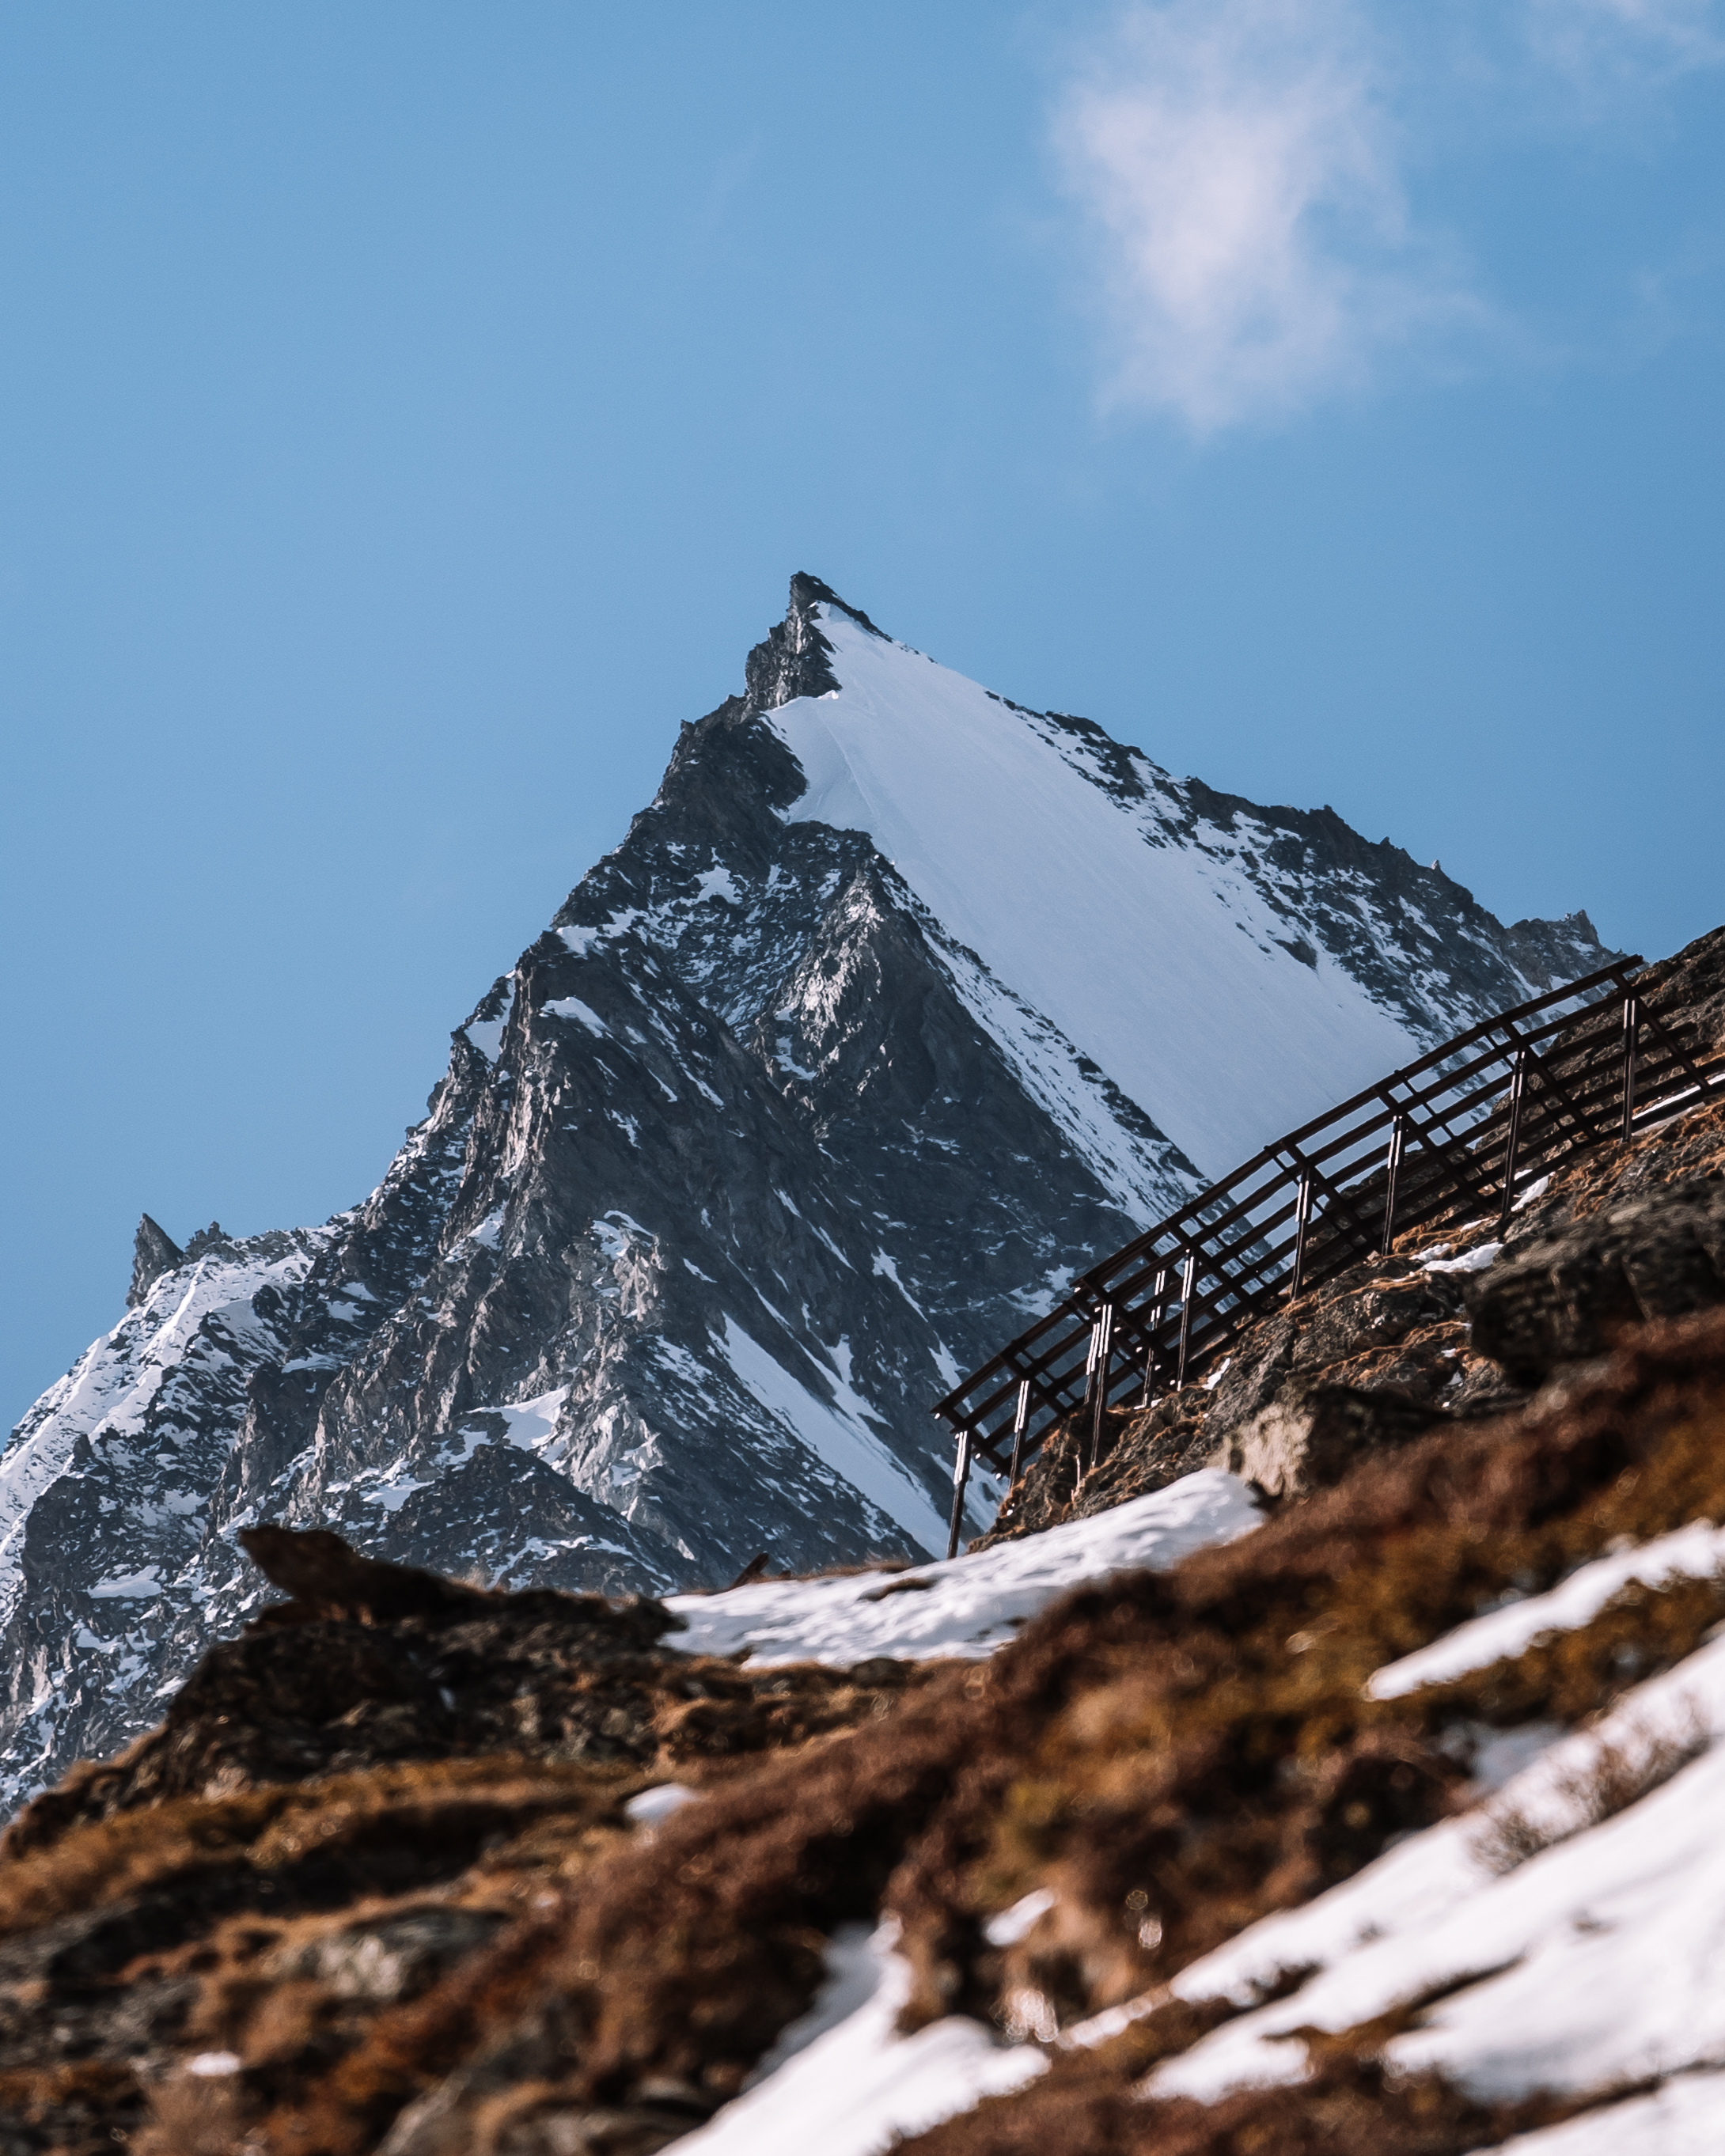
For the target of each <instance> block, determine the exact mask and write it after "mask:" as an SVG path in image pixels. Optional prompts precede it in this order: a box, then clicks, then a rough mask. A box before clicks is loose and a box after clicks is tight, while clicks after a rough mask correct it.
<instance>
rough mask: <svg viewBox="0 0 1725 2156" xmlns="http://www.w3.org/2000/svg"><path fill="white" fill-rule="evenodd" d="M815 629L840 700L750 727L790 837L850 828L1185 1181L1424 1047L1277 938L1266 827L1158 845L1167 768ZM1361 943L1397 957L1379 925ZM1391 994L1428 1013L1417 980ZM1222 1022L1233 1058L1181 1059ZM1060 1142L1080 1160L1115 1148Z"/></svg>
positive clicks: (1359, 993) (1347, 977)
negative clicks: (1146, 1132) (1096, 1081)
mask: <svg viewBox="0 0 1725 2156" xmlns="http://www.w3.org/2000/svg"><path fill="white" fill-rule="evenodd" d="M819 622H820V626H821V629H822V631H823V633H824V634H825V635H826V637H827V638H828V639H829V641H830V642H831V643H832V644H833V646H834V655H833V660H832V667H833V671H834V674H835V675H836V676H837V678H838V680H839V683H840V687H839V690H837V691H835V692H833V691H829V693H828V694H826V695H824V696H819V697H808V696H804V697H800V698H798V699H797V700H796V701H793V702H791V703H788V704H785V705H782V706H780V707H779V708H778V710H777V711H774V712H773V713H772V714H771V715H770V723H771V724H772V726H773V728H774V730H775V731H777V732H778V735H779V736H780V737H781V738H782V739H783V741H784V742H785V743H786V744H787V746H788V747H789V748H790V749H791V751H792V752H793V754H794V755H795V757H797V759H798V762H799V763H800V764H801V765H802V767H803V770H804V772H805V773H807V774H808V779H809V788H808V791H807V793H804V794H803V797H802V798H801V799H800V800H799V801H798V802H797V803H795V805H794V806H793V808H791V809H790V810H789V812H788V814H789V816H790V818H791V819H792V820H793V821H808V822H819V823H824V824H831V825H835V826H837V827H839V828H840V829H859V830H864V831H866V832H867V833H868V834H869V835H870V837H871V838H872V839H874V841H875V844H876V845H877V846H878V847H879V848H880V851H881V852H882V853H883V854H884V855H886V858H887V860H890V861H891V863H892V865H893V866H894V868H895V869H896V870H897V871H898V873H899V874H900V875H901V876H902V877H903V878H904V879H905V880H906V883H908V884H909V885H910V886H911V890H912V891H914V892H915V893H916V896H917V897H918V898H919V899H921V900H922V902H923V904H924V905H925V906H927V907H928V908H929V910H930V911H931V912H932V914H933V915H934V916H935V917H936V918H937V920H938V921H941V922H942V924H943V925H944V927H946V929H947V931H948V932H949V933H950V934H951V935H952V937H954V938H956V940H957V942H959V943H960V944H962V945H964V946H966V947H968V948H969V949H970V950H972V951H973V952H975V953H976V954H977V956H978V957H979V958H980V959H981V960H982V962H983V964H984V966H985V967H987V968H988V972H989V973H991V974H992V975H993V977H994V978H995V979H996V980H997V981H998V982H999V983H1003V984H1004V986H1005V987H1006V988H1008V989H1009V990H1010V991H1011V992H1012V993H1014V994H1015V995H1016V996H1017V997H1019V998H1022V999H1023V1001H1024V1003H1025V1004H1028V1005H1029V1006H1030V1007H1031V1009H1034V1010H1035V1011H1037V1012H1040V1013H1041V1014H1044V1015H1045V1017H1046V1018H1047V1019H1051V1020H1052V1021H1053V1022H1054V1024H1055V1025H1056V1026H1057V1027H1058V1028H1059V1029H1060V1032H1061V1033H1062V1034H1064V1035H1065V1037H1066V1039H1068V1040H1070V1042H1071V1043H1072V1044H1073V1045H1075V1046H1076V1048H1077V1049H1078V1050H1080V1051H1081V1053H1082V1054H1083V1055H1086V1056H1088V1057H1090V1058H1091V1060H1093V1061H1094V1062H1095V1063H1096V1065H1098V1066H1099V1067H1100V1069H1101V1070H1102V1071H1104V1072H1105V1073H1106V1075H1107V1076H1108V1077H1109V1078H1110V1079H1111V1080H1112V1081H1114V1083H1115V1085H1116V1086H1118V1087H1119V1088H1120V1090H1121V1091H1122V1092H1123V1093H1124V1094H1125V1095H1126V1096H1127V1098H1128V1099H1129V1100H1131V1101H1137V1102H1140V1103H1142V1105H1143V1106H1145V1107H1147V1109H1148V1110H1149V1111H1150V1112H1151V1114H1152V1115H1153V1116H1155V1118H1156V1121H1157V1122H1158V1125H1159V1126H1160V1127H1161V1128H1162V1129H1163V1131H1165V1132H1167V1134H1168V1136H1169V1137H1171V1138H1172V1139H1173V1141H1174V1142H1175V1144H1176V1145H1178V1147H1180V1148H1181V1150H1182V1151H1183V1152H1185V1153H1186V1154H1187V1155H1188V1157H1189V1158H1191V1159H1192V1160H1194V1161H1195V1162H1196V1163H1198V1165H1199V1168H1201V1169H1202V1170H1204V1173H1206V1174H1208V1175H1210V1176H1212V1177H1214V1176H1219V1175H1222V1174H1224V1173H1226V1172H1227V1170H1228V1169H1230V1168H1232V1167H1234V1166H1235V1164H1236V1163H1238V1162H1239V1161H1240V1160H1242V1159H1244V1158H1246V1157H1247V1156H1248V1155H1249V1154H1250V1153H1252V1152H1255V1151H1256V1150H1257V1148H1258V1147H1260V1146H1261V1145H1262V1144H1264V1143H1265V1142H1266V1141H1267V1140H1268V1139H1270V1138H1271V1137H1275V1136H1276V1133H1277V1132H1280V1131H1282V1130H1286V1129H1289V1128H1291V1127H1293V1126H1295V1125H1296V1124H1298V1123H1301V1122H1304V1121H1306V1120H1307V1118H1308V1117H1309V1116H1313V1115H1315V1114H1317V1113H1318V1112H1320V1111H1322V1109H1324V1108H1326V1107H1327V1106H1329V1105H1330V1103H1331V1102H1332V1101H1335V1100H1337V1099H1339V1098H1341V1097H1343V1096H1345V1095H1347V1094H1348V1092H1350V1091H1353V1090H1354V1089H1355V1088H1356V1087H1357V1086H1361V1085H1363V1084H1365V1083H1367V1082H1368V1081H1370V1080H1371V1079H1373V1078H1375V1077H1377V1076H1378V1075H1380V1074H1381V1073H1383V1072H1384V1071H1386V1070H1392V1069H1394V1067H1395V1066H1396V1065H1398V1064H1400V1063H1404V1062H1406V1061H1408V1060H1409V1059H1410V1058H1411V1057H1412V1056H1414V1055H1416V1054H1418V1053H1420V1051H1421V1050H1423V1049H1424V1048H1425V1046H1427V1045H1430V1044H1429V1039H1427V1038H1425V1037H1422V1036H1421V1035H1420V1034H1416V1033H1415V1032H1414V1030H1413V1029H1411V1028H1410V1027H1409V1025H1408V1024H1406V1023H1404V1021H1403V1019H1400V1018H1399V1017H1398V1016H1397V1015H1395V1014H1394V1013H1393V1012H1392V1011H1391V1010H1390V1009H1388V1008H1386V1006H1385V1004H1384V1002H1383V1001H1382V1000H1380V999H1379V998H1378V997H1377V996H1375V995H1374V994H1373V993H1372V992H1371V990H1370V989H1368V988H1367V987H1366V986H1365V985H1364V984H1363V983H1362V982H1361V981H1360V980H1359V979H1358V978H1356V977H1355V976H1354V975H1353V974H1352V973H1349V972H1348V971H1346V970H1344V968H1343V967H1342V966H1340V965H1338V964H1337V962H1336V961H1335V960H1334V959H1333V958H1332V957H1331V956H1330V955H1329V954H1328V953H1327V952H1324V951H1322V950H1320V949H1318V948H1317V947H1314V946H1313V945H1312V944H1311V943H1310V942H1303V941H1301V940H1300V939H1298V938H1296V937H1292V936H1291V932H1290V925H1289V921H1288V919H1287V911H1286V905H1285V903H1282V904H1278V903H1277V901H1276V897H1275V896H1274V894H1273V893H1272V891H1271V890H1270V889H1269V888H1268V887H1267V886H1266V884H1265V882H1264V880H1263V878H1262V875H1261V874H1260V873H1258V872H1257V871H1258V870H1259V859H1258V856H1259V855H1260V854H1261V853H1264V852H1267V851H1268V850H1269V849H1270V848H1271V846H1272V845H1273V844H1274V842H1275V834H1274V833H1272V832H1271V831H1270V830H1269V829H1267V828H1266V827H1262V826H1260V827H1258V828H1257V829H1253V828H1251V827H1250V826H1249V825H1248V826H1245V827H1244V828H1242V829H1236V830H1235V831H1232V832H1227V831H1224V830H1222V829H1219V828H1218V827H1216V826H1214V825H1210V826H1209V827H1207V828H1206V827H1204V826H1202V825H1200V827H1199V829H1198V830H1196V831H1195V832H1194V833H1192V834H1190V835H1187V834H1183V833H1180V832H1178V831H1177V829H1176V824H1177V817H1176V814H1175V813H1174V807H1175V804H1174V803H1173V801H1172V800H1171V798H1170V796H1171V795H1172V793H1173V789H1172V788H1169V787H1168V783H1167V778H1166V774H1165V773H1162V772H1160V771H1159V770H1158V768H1157V767H1156V766H1155V765H1153V764H1152V763H1151V762H1149V761H1148V760H1147V758H1146V757H1143V756H1142V754H1140V753H1138V752H1136V751H1125V752H1123V751H1121V750H1119V749H1117V747H1116V746H1115V744H1113V743H1112V742H1106V752H1109V753H1106V754H1105V752H1104V750H1103V748H1101V747H1098V745H1097V743H1096V742H1095V741H1094V740H1092V739H1091V737H1090V736H1089V734H1087V733H1085V732H1080V731H1076V730H1074V729H1073V728H1071V727H1070V726H1065V725H1063V724H1062V723H1061V721H1060V720H1059V719H1058V718H1056V717H1054V716H1048V715H1045V714H1042V713H1038V712H1031V711H1021V710H1019V708H1017V707H1016V706H1013V705H1009V704H1007V703H1004V702H1003V701H1001V699H1000V698H999V697H998V696H993V695H992V694H991V693H990V692H989V691H988V690H985V689H983V688H980V687H978V685H977V684H976V683H975V682H973V681H969V680H966V679H965V678H964V677H963V675H958V674H954V673H952V672H951V671H949V670H947V668H945V667H943V666H940V665H937V664H935V662H934V661H932V660H929V659H927V658H924V657H923V656H922V654H919V653H916V652H912V651H911V650H909V649H906V647H905V646H904V645H902V644H894V643H892V642H890V641H889V640H888V639H886V638H885V637H882V636H880V635H876V634H871V633H870V631H869V630H868V629H864V628H863V627H861V626H860V624H858V623H857V622H855V620H853V619H851V618H850V616H849V615H848V614H846V613H843V612H841V611H840V610H839V609H838V608H834V607H830V606H827V607H823V608H820V609H819ZM1123 759H1124V760H1127V761H1128V762H1129V767H1130V771H1131V773H1132V778H1133V780H1134V781H1135V782H1136V790H1132V791H1129V790H1128V788H1127V784H1126V783H1123V779H1122V770H1121V763H1122V760H1123ZM1382 941H1383V942H1384V946H1385V947H1386V948H1389V947H1393V946H1394V943H1395V942H1398V941H1399V936H1398V935H1397V933H1396V932H1395V929H1394V927H1392V925H1391V924H1389V922H1387V921H1386V922H1385V923H1384V932H1383V937H1382ZM1290 942H1295V943H1296V949H1290V948H1289V944H1290ZM1407 986H1408V988H1409V990H1410V991H1411V992H1412V993H1413V994H1414V996H1416V997H1420V998H1425V1000H1426V1001H1427V1002H1428V1004H1429V1006H1430V1008H1431V1009H1432V1010H1433V1011H1434V1013H1435V1014H1443V1013H1444V1011H1445V1004H1446V1002H1447V1000H1448V998H1447V996H1446V994H1445V983H1443V982H1442V981H1441V980H1440V978H1437V977H1435V975H1428V976H1427V977H1426V978H1424V979H1422V978H1419V976H1418V975H1417V973H1416V974H1415V975H1414V976H1413V977H1412V978H1409V980H1408V981H1407ZM1222 1011H1225V1012H1226V1013H1227V1014H1228V1024H1229V1027H1230V1033H1231V1034H1232V1036H1233V1037H1234V1038H1235V1039H1236V1040H1237V1041H1238V1042H1239V1043H1240V1044H1241V1045H1242V1047H1243V1048H1245V1047H1246V1046H1247V1045H1250V1052H1244V1053H1239V1054H1236V1055H1231V1056H1227V1057H1221V1058H1216V1057H1213V1056H1211V1055H1208V1054H1206V1053H1204V1050H1203V1048H1202V1047H1201V1045H1199V1044H1201V1043H1202V1042H1203V1041H1204V1039H1205V1037H1206V1035H1207V1034H1209V1032H1210V1031H1211V1030H1212V1029H1213V1028H1214V1024H1215V1020H1216V1016H1217V1014H1218V1013H1219V1012H1222ZM977 1015H978V1017H979V1018H981V1019H983V1023H984V1024H998V1018H997V1016H996V1014H995V1013H994V1012H993V1011H989V1012H988V1013H986V1014H985V1013H984V1012H983V1011H982V1010H981V1009H978V1012H977ZM1447 1029H1448V1025H1447V1018H1446V1017H1441V1018H1440V1022H1439V1031H1440V1033H1441V1032H1442V1031H1444V1030H1447ZM1073 1135H1074V1136H1075V1137H1078V1138H1079V1142H1081V1144H1082V1143H1083V1142H1084V1140H1085V1138H1086V1137H1088V1139H1089V1145H1088V1147H1087V1150H1088V1151H1089V1152H1090V1156H1091V1158H1092V1159H1098V1158H1099V1157H1101V1158H1107V1157H1108V1156H1109V1155H1110V1154H1111V1152H1112V1151H1113V1150H1114V1148H1113V1147H1109V1146H1108V1145H1107V1143H1106V1136H1105V1135H1104V1134H1100V1133H1097V1132H1088V1133H1081V1132H1074V1133H1073ZM1099 1139H1100V1141H1101V1142H1099Z"/></svg>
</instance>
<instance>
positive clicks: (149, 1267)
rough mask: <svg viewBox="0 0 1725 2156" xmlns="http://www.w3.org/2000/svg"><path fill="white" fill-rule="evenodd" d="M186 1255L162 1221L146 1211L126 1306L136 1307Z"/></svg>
mask: <svg viewBox="0 0 1725 2156" xmlns="http://www.w3.org/2000/svg"><path fill="white" fill-rule="evenodd" d="M185 1257H186V1253H185V1252H184V1251H183V1250H182V1249H181V1248H180V1246H179V1245H178V1244H177V1242H176V1241H175V1240H174V1239H173V1237H172V1235H169V1234H168V1232H167V1229H166V1228H164V1227H163V1226H162V1223H161V1222H160V1221H159V1220H152V1219H151V1218H150V1216H149V1214H147V1213H146V1214H143V1215H142V1216H141V1218H140V1219H139V1221H138V1232H137V1234H136V1236H135V1237H134V1238H133V1240H132V1246H131V1286H130V1287H129V1288H128V1289H127V1290H126V1308H127V1309H128V1310H136V1308H137V1306H138V1305H139V1304H140V1303H141V1302H142V1301H143V1300H144V1298H145V1297H146V1296H147V1295H148V1294H149V1292H150V1291H151V1288H152V1287H154V1286H155V1285H156V1283H157V1281H159V1280H160V1279H161V1278H162V1275H163V1274H164V1273H171V1272H172V1270H174V1268H175V1267H176V1266H177V1265H182V1264H183V1263H184V1262H185Z"/></svg>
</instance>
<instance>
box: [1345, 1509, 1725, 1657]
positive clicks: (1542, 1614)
mask: <svg viewBox="0 0 1725 2156" xmlns="http://www.w3.org/2000/svg"><path fill="white" fill-rule="evenodd" d="M1717 1572H1725V1528H1720V1527H1714V1526H1713V1525H1712V1522H1710V1521H1707V1520H1696V1521H1692V1522H1691V1523H1690V1525H1689V1526H1688V1527H1679V1528H1678V1529H1677V1530H1676V1532H1675V1533H1674V1534H1669V1535H1660V1536H1658V1537H1656V1539H1655V1540H1654V1541H1652V1542H1649V1543H1642V1544H1641V1545H1640V1548H1638V1549H1630V1550H1619V1551H1615V1552H1614V1553H1612V1554H1611V1555H1609V1557H1600V1558H1594V1561H1593V1563H1591V1564H1584V1565H1583V1566H1582V1567H1581V1568H1580V1570H1579V1572H1573V1573H1570V1575H1569V1577H1568V1578H1567V1579H1566V1580H1564V1581H1563V1582H1562V1583H1561V1584H1559V1585H1558V1586H1556V1587H1554V1588H1553V1589H1551V1591H1550V1592H1549V1594H1530V1595H1528V1596H1527V1598H1526V1599H1524V1600H1522V1601H1520V1602H1512V1603H1510V1604H1507V1606H1506V1607H1505V1608H1503V1609H1493V1610H1491V1611H1490V1612H1489V1613H1488V1614H1486V1615H1485V1616H1483V1617H1476V1618H1475V1619H1474V1620H1473V1621H1472V1622H1471V1624H1467V1625H1457V1626H1456V1628H1455V1630H1454V1631H1453V1632H1446V1633H1445V1635H1444V1637H1443V1638H1442V1639H1441V1640H1433V1642H1432V1644H1431V1645H1430V1646H1429V1647H1421V1648H1419V1649H1418V1650H1416V1651H1415V1652H1414V1653H1413V1654H1411V1655H1403V1656H1402V1658H1401V1660H1400V1661H1399V1662H1390V1663H1389V1664H1387V1665H1386V1666H1384V1668H1383V1669H1381V1670H1379V1671H1377V1672H1376V1674H1375V1675H1374V1676H1372V1677H1371V1679H1370V1680H1369V1681H1368V1683H1367V1686H1366V1692H1367V1696H1368V1697H1369V1698H1372V1699H1399V1698H1400V1697H1402V1696H1403V1694H1404V1693H1406V1692H1410V1691H1418V1690H1419V1689H1420V1686H1421V1685H1429V1684H1445V1683H1447V1682H1448V1681H1449V1680H1450V1678H1451V1677H1459V1676H1462V1675H1463V1674H1464V1672H1466V1671H1468V1670H1482V1669H1484V1668H1485V1667H1486V1664H1487V1663H1488V1662H1496V1661H1502V1659H1503V1658H1504V1657H1505V1656H1506V1655H1519V1654H1521V1653H1522V1650H1524V1649H1525V1648H1527V1647H1529V1646H1531V1645H1532V1643H1533V1641H1534V1640H1537V1639H1538V1637H1539V1636H1540V1635H1541V1634H1542V1633H1545V1632H1573V1631H1574V1630H1576V1629H1577V1628H1578V1627H1579V1626H1580V1625H1585V1624H1587V1623H1588V1622H1589V1620H1590V1619H1592V1618H1593V1617H1594V1616H1596V1615H1597V1614H1598V1613H1599V1611H1600V1610H1601V1609H1604V1606H1605V1604H1607V1603H1608V1602H1609V1600H1610V1599H1611V1598H1612V1596H1613V1595H1614V1594H1616V1593H1617V1592H1618V1590H1619V1589H1620V1588H1624V1587H1627V1586H1628V1584H1629V1583H1630V1581H1631V1580H1632V1579H1635V1580H1640V1582H1641V1583H1642V1584H1643V1585H1644V1586H1646V1587H1657V1586H1660V1585H1661V1584H1663V1583H1664V1582H1665V1581H1666V1580H1668V1579H1676V1578H1698V1579H1706V1578H1710V1577H1711V1576H1712V1574H1713V1573H1717Z"/></svg>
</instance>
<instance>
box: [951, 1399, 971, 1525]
mask: <svg viewBox="0 0 1725 2156" xmlns="http://www.w3.org/2000/svg"><path fill="white" fill-rule="evenodd" d="M969 1480H970V1431H969V1429H968V1426H967V1427H966V1428H965V1429H963V1430H960V1431H959V1433H958V1457H957V1460H954V1462H953V1463H952V1527H951V1528H950V1530H949V1531H948V1532H947V1556H948V1557H949V1558H954V1557H957V1554H958V1530H959V1528H960V1527H963V1524H964V1486H965V1484H966V1483H967V1482H968V1481H969Z"/></svg>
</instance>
